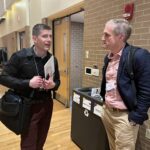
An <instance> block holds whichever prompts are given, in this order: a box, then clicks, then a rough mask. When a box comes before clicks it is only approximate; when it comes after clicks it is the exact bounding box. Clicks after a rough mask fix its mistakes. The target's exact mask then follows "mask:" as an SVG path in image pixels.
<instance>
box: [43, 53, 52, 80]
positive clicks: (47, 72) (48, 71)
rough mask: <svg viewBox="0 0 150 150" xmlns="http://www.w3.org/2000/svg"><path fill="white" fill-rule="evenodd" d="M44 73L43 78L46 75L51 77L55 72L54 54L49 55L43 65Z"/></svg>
mask: <svg viewBox="0 0 150 150" xmlns="http://www.w3.org/2000/svg"><path fill="white" fill-rule="evenodd" d="M44 73H45V78H47V76H50V77H52V78H53V76H54V73H55V67H54V56H51V57H50V59H49V60H48V61H47V62H46V64H45V65H44Z"/></svg>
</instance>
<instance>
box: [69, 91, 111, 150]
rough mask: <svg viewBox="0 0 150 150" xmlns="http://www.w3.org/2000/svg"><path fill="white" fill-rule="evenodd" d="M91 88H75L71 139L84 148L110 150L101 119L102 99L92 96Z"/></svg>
mask: <svg viewBox="0 0 150 150" xmlns="http://www.w3.org/2000/svg"><path fill="white" fill-rule="evenodd" d="M91 89H92V88H76V89H74V90H73V98H72V100H73V101H72V117H71V139H72V141H73V142H74V143H75V144H76V145H78V147H80V149H82V150H109V144H108V139H107V134H106V131H105V128H104V125H103V123H102V120H101V113H102V101H101V99H100V98H95V97H91Z"/></svg>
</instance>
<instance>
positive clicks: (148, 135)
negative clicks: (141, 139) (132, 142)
mask: <svg viewBox="0 0 150 150" xmlns="http://www.w3.org/2000/svg"><path fill="white" fill-rule="evenodd" d="M145 137H146V138H148V139H150V129H146V134H145Z"/></svg>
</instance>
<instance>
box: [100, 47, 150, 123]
mask: <svg viewBox="0 0 150 150" xmlns="http://www.w3.org/2000/svg"><path fill="white" fill-rule="evenodd" d="M129 48H130V45H128V44H126V46H125V48H124V49H123V52H122V56H121V58H120V62H119V68H118V73H117V88H118V90H119V93H120V95H121V97H122V99H123V101H124V103H125V105H126V106H127V108H128V110H129V115H128V116H129V121H130V120H132V121H134V122H136V123H137V124H143V122H144V121H145V120H147V119H148V114H147V112H148V109H149V107H150V53H149V52H148V51H147V50H144V49H142V48H137V50H136V52H135V55H134V67H133V69H134V82H135V86H136V93H135V92H134V90H133V89H132V85H131V79H130V77H129V74H128V73H127V65H126V61H127V56H128V52H129ZM108 63H109V59H108V57H107V56H106V57H105V60H104V66H103V70H102V75H103V77H102V84H101V96H102V97H103V98H104V100H105V93H106V90H105V86H106V77H105V75H106V69H107V66H108ZM135 100H136V103H135Z"/></svg>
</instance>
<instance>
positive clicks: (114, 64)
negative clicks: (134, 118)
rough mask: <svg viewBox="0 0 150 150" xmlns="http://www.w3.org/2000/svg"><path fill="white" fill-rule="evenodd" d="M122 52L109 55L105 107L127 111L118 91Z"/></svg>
mask: <svg viewBox="0 0 150 150" xmlns="http://www.w3.org/2000/svg"><path fill="white" fill-rule="evenodd" d="M121 54H122V50H121V51H120V52H119V53H117V54H115V55H113V54H112V53H110V54H109V55H108V57H109V59H110V62H109V64H108V67H107V70H106V95H105V105H106V106H107V107H110V108H118V109H127V107H126V106H125V104H124V102H123V100H122V98H121V96H120V94H119V92H118V89H117V72H118V66H119V61H120V57H121Z"/></svg>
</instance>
